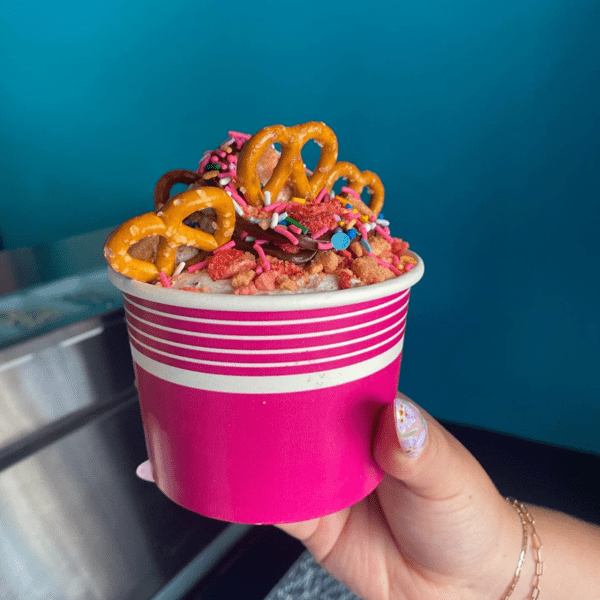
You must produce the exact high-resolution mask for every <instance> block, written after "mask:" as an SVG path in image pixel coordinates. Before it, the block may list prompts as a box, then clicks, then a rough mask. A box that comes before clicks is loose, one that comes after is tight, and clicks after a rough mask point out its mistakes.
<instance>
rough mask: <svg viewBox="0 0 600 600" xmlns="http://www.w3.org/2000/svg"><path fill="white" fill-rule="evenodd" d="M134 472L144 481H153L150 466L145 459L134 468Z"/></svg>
mask: <svg viewBox="0 0 600 600" xmlns="http://www.w3.org/2000/svg"><path fill="white" fill-rule="evenodd" d="M135 474H136V475H137V476H138V477H139V478H140V479H143V480H144V481H154V477H152V466H151V465H150V461H149V460H147V461H145V462H143V463H142V464H141V465H140V466H139V467H138V468H137V469H136V470H135Z"/></svg>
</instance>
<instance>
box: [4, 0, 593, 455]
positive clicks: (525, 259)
mask: <svg viewBox="0 0 600 600" xmlns="http://www.w3.org/2000/svg"><path fill="white" fill-rule="evenodd" d="M7 5H8V6H7ZM10 5H12V8H11V6H10ZM599 30H600V3H599V2H598V1H597V0H570V1H568V2H567V1H566V0H503V1H502V2H500V1H498V2H495V3H490V2H479V1H474V0H461V1H458V0H450V1H447V0H444V1H441V0H439V1H436V0H419V1H418V2H416V1H413V2H404V1H400V2H398V1H397V0H394V1H391V0H390V1H386V2H371V3H366V2H356V1H349V2H347V3H342V2H340V1H332V0H320V1H318V2H317V1H315V0H306V1H303V2H296V3H293V4H292V3H287V2H282V1H281V0H277V1H267V2H248V1H240V0H230V1H229V2H211V3H206V2H205V3H198V2H189V1H187V0H170V1H169V2H166V1H164V0H163V1H162V2H156V1H148V0H146V1H144V2H142V1H140V0H129V2H123V1H122V0H118V1H116V0H108V1H105V2H103V3H92V4H90V3H83V2H61V1H60V0H59V1H58V2H53V3H42V2H39V1H27V0H25V1H23V2H19V3H17V2H15V1H12V2H8V3H7V2H5V3H3V4H2V7H1V8H0V53H1V55H0V59H1V60H0V119H1V120H2V121H1V125H0V136H1V138H0V181H1V182H2V196H1V197H0V204H1V205H2V206H1V211H0V234H1V235H2V237H3V239H4V242H5V244H6V246H7V247H8V248H15V247H19V246H23V245H30V244H32V243H34V242H40V241H45V240H52V239H57V238H63V237H66V236H69V235H73V234H77V233H82V232H85V231H90V230H94V229H97V228H100V227H105V226H109V225H112V224H117V223H118V222H121V221H123V220H125V219H127V218H129V217H131V216H133V215H134V214H139V213H142V212H146V211H148V210H150V209H151V206H152V199H151V194H152V189H153V185H154V182H155V181H156V179H157V178H158V177H159V176H160V175H161V174H162V173H163V172H164V171H167V170H169V169H172V168H177V167H188V168H194V167H195V166H196V164H197V161H198V159H199V158H200V156H201V153H202V152H203V151H204V150H205V149H207V148H210V147H213V146H214V145H215V144H217V143H220V142H221V141H222V139H223V138H224V137H225V134H226V131H227V129H237V130H240V131H247V132H254V131H256V130H257V129H259V128H261V127H263V126H266V125H270V124H273V123H284V124H288V125H292V124H296V123H300V122H303V121H306V120H312V119H316V120H323V121H325V122H326V123H328V124H329V125H330V126H331V127H332V128H333V129H334V130H335V131H336V133H337V134H338V138H339V141H340V147H341V156H342V158H344V159H346V160H350V161H353V162H356V163H357V164H358V165H359V166H360V167H361V168H369V169H372V170H374V171H376V172H378V173H379V175H380V176H381V178H382V179H383V181H384V183H385V184H386V187H387V200H386V205H385V209H384V212H385V213H386V216H389V217H390V218H391V219H392V220H393V233H395V234H396V235H399V236H403V237H405V238H406V239H407V240H409V241H411V242H412V246H413V248H414V249H415V250H416V251H417V252H419V253H420V254H421V255H422V256H423V257H424V258H425V261H426V275H425V278H424V280H423V281H422V282H421V283H420V284H419V285H418V286H417V287H416V288H415V291H414V294H413V297H412V301H411V311H410V314H409V325H408V330H407V338H406V351H405V362H404V365H403V372H402V380H401V387H402V389H403V390H405V391H406V392H407V393H409V394H411V395H413V397H414V398H415V399H416V400H418V401H419V402H421V403H422V404H423V405H424V406H425V407H426V408H427V409H428V410H430V411H431V412H432V413H434V414H435V415H438V416H440V417H444V418H447V419H451V420H454V421H459V422H465V423H472V424H476V425H479V426H482V427H486V428H491V429H496V430H501V431H508V432H512V433H515V434H518V435H521V436H525V437H529V438H533V439H541V440H546V441H550V442H553V443H556V444H560V445H565V446H571V447H578V448H582V449H586V450H589V451H594V452H598V453H600V394H599V390H600V385H599V383H598V375H597V372H598V365H599V363H600V350H599V340H600V318H599V316H598V297H599V296H600V293H599V292H600V289H599V288H600V285H599V265H600V260H599V259H600V251H599V242H598V229H599V225H600V210H599V209H598V199H599V197H600V183H599V181H600V173H599V171H600V168H599V164H600V115H599V112H598V101H599V99H600V35H598V31H599ZM309 32H310V33H309Z"/></svg>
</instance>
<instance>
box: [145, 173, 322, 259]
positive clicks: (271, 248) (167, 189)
mask: <svg viewBox="0 0 600 600" xmlns="http://www.w3.org/2000/svg"><path fill="white" fill-rule="evenodd" d="M212 181H213V180H212V179H210V180H208V181H206V180H204V179H203V177H202V175H201V174H200V173H195V172H194V171H188V170H187V169H174V170H173V171H168V172H167V173H165V174H164V175H163V176H162V177H161V178H160V179H159V180H158V181H157V183H156V186H155V187H154V206H155V207H156V209H157V210H159V209H160V208H161V207H162V206H163V205H164V204H165V203H166V202H167V201H168V200H169V198H170V193H171V189H172V188H173V186H175V185H177V184H178V183H183V184H185V185H197V186H198V187H199V186H201V185H210V183H212ZM207 210H210V209H207ZM203 212H204V211H200V212H195V213H192V214H191V215H189V216H188V218H187V219H186V221H188V223H186V224H188V225H189V226H192V227H194V226H199V227H200V229H202V230H203V231H206V232H208V233H213V231H214V229H212V228H209V227H204V222H203V216H204V215H202V213H203ZM213 215H214V211H213V213H212V215H211V216H213ZM211 223H212V221H211ZM243 232H246V233H247V234H248V235H249V236H251V237H253V238H255V239H257V240H267V241H268V242H269V243H268V244H263V245H262V246H261V247H262V250H263V252H264V253H265V254H268V255H270V256H274V257H275V258H279V259H281V260H284V261H286V262H291V263H294V264H296V265H302V264H306V263H308V262H310V261H311V260H312V259H313V258H314V257H315V256H316V254H317V252H318V251H319V248H318V244H319V243H320V242H328V241H330V240H331V235H332V232H327V233H324V234H323V235H322V236H321V237H319V239H316V240H315V239H313V238H312V237H311V236H310V235H305V234H299V235H296V237H297V238H298V246H299V247H300V248H302V250H300V251H299V252H288V251H287V250H284V249H283V248H281V247H280V246H278V244H289V243H290V241H289V240H288V238H286V237H285V236H284V235H281V234H280V233H278V232H277V231H274V230H273V229H271V228H270V227H269V228H267V229H263V228H262V227H261V226H260V225H258V224H257V223H253V222H252V221H249V220H248V219H246V218H245V217H242V216H240V215H236V219H235V230H234V232H233V238H232V239H233V240H235V248H236V249H238V250H243V251H246V252H252V254H254V255H255V256H258V253H257V252H256V250H255V249H254V247H253V244H254V242H246V241H244V240H243V239H242V234H243Z"/></svg>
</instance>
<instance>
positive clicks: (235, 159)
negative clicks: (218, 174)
mask: <svg viewBox="0 0 600 600" xmlns="http://www.w3.org/2000/svg"><path fill="white" fill-rule="evenodd" d="M227 162H230V163H235V164H236V165H237V156H234V155H233V154H230V155H229V157H228V158H227Z"/></svg>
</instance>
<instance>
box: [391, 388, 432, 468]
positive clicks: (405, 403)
mask: <svg viewBox="0 0 600 600" xmlns="http://www.w3.org/2000/svg"><path fill="white" fill-rule="evenodd" d="M394 419H395V421H396V433H397V434H398V440H399V442H400V448H401V449H402V452H404V454H406V455H407V456H411V457H413V458H416V457H417V456H419V454H421V452H422V451H423V448H424V447H425V442H426V441H427V421H425V417H424V416H423V415H422V414H421V411H420V410H419V409H418V408H417V407H416V406H415V405H414V404H413V403H412V402H410V401H409V400H406V399H405V398H399V397H396V399H395V400H394Z"/></svg>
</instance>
